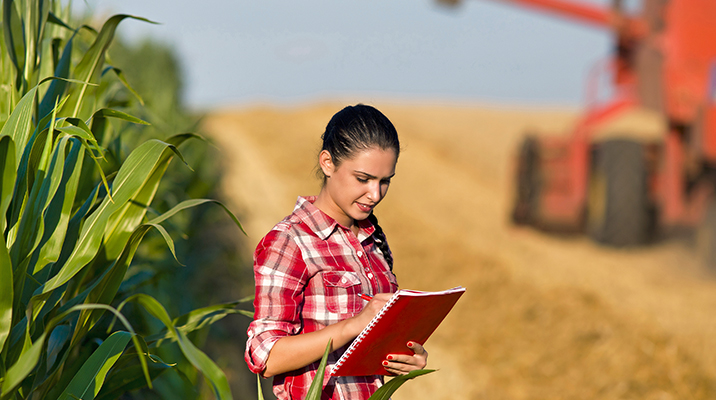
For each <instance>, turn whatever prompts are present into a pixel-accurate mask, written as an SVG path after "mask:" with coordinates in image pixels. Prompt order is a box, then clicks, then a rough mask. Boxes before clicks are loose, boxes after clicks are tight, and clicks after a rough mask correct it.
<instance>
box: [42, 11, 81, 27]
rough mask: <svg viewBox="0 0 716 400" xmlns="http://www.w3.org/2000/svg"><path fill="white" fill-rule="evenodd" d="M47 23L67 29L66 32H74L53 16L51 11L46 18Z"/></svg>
mask: <svg viewBox="0 0 716 400" xmlns="http://www.w3.org/2000/svg"><path fill="white" fill-rule="evenodd" d="M47 22H49V23H52V24H55V25H58V26H61V27H64V28H67V29H68V30H71V31H74V29H73V28H72V27H71V26H69V25H67V24H66V23H65V21H63V20H62V19H61V18H59V17H58V16H57V15H55V14H54V13H53V12H52V11H50V13H49V15H48V16H47Z"/></svg>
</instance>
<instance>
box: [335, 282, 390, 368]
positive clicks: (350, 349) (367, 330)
mask: <svg viewBox="0 0 716 400" xmlns="http://www.w3.org/2000/svg"><path fill="white" fill-rule="evenodd" d="M399 294H400V290H398V291H397V292H395V294H393V296H392V297H391V298H390V300H388V302H387V303H385V305H384V306H383V308H381V309H380V311H378V314H376V315H375V317H373V319H372V320H370V322H369V323H368V325H367V326H366V327H365V328H363V331H362V332H361V333H360V335H358V337H356V338H355V340H354V341H353V343H351V345H350V346H348V350H346V352H345V353H343V355H342V356H341V358H339V359H338V361H336V364H335V365H334V366H333V369H332V371H336V370H337V369H338V368H340V366H341V365H343V363H344V362H345V361H346V360H347V359H348V357H349V356H350V355H351V354H352V353H353V351H355V349H356V347H358V345H359V344H360V343H361V341H363V338H364V337H366V336H367V335H368V334H369V333H370V331H371V330H373V327H374V326H375V325H376V324H377V323H378V321H380V319H381V318H383V315H384V314H385V313H386V312H387V311H388V310H389V309H390V307H391V306H392V305H393V303H395V302H396V301H397V300H398V295H399Z"/></svg>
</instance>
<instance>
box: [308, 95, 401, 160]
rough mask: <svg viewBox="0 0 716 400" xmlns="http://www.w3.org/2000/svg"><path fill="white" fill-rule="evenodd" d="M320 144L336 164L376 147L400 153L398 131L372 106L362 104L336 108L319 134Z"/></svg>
mask: <svg viewBox="0 0 716 400" xmlns="http://www.w3.org/2000/svg"><path fill="white" fill-rule="evenodd" d="M321 139H323V146H322V147H321V151H323V150H327V151H328V152H329V153H330V154H331V159H332V161H333V164H334V165H336V166H338V165H340V164H341V162H343V160H347V159H350V158H351V157H353V156H354V155H355V153H357V152H359V151H362V150H367V149H369V148H371V147H378V148H380V149H383V150H388V149H392V150H395V154H396V155H398V154H400V142H399V141H398V132H397V131H396V130H395V127H394V126H393V124H392V123H391V122H390V120H389V119H388V117H386V116H385V115H383V113H381V112H380V111H378V110H377V109H376V108H375V107H371V106H367V105H365V104H357V105H355V106H348V107H346V108H344V109H342V110H341V111H338V112H337V113H336V114H335V115H334V116H333V118H331V120H330V121H328V125H327V126H326V131H325V132H323V135H322V136H321Z"/></svg>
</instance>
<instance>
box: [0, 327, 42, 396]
mask: <svg viewBox="0 0 716 400" xmlns="http://www.w3.org/2000/svg"><path fill="white" fill-rule="evenodd" d="M46 336H47V331H45V332H43V333H42V335H40V337H39V338H37V340H36V341H35V343H32V344H31V345H30V346H29V347H27V346H23V347H24V348H23V350H24V351H23V352H22V354H21V355H20V358H19V359H18V360H17V362H16V363H15V364H13V365H12V366H11V367H10V368H8V370H7V373H6V374H5V380H4V381H3V382H2V387H1V388H0V394H1V396H0V399H1V400H5V399H7V398H8V397H9V395H10V394H11V392H12V391H13V390H14V389H15V388H16V387H17V386H18V385H20V383H21V382H22V381H23V380H24V379H25V378H26V377H27V376H28V375H29V374H30V372H32V370H33V369H34V368H35V366H36V365H37V361H38V360H39V359H40V355H42V348H43V347H44V345H45V337H46Z"/></svg>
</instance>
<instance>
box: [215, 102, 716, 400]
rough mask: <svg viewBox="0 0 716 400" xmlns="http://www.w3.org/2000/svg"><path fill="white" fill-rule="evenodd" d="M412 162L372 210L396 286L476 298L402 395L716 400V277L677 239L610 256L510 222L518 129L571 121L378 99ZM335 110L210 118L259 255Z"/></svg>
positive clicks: (557, 114) (563, 114)
mask: <svg viewBox="0 0 716 400" xmlns="http://www.w3.org/2000/svg"><path fill="white" fill-rule="evenodd" d="M373 104H374V105H376V106H377V107H378V108H379V109H381V110H382V111H383V112H384V113H385V114H386V115H387V116H388V117H389V118H390V119H391V120H392V121H393V122H394V123H395V125H396V127H397V128H398V132H399V134H400V136H401V143H402V145H403V152H402V153H401V156H400V160H399V162H398V168H397V175H396V178H395V179H394V181H393V184H392V186H391V189H390V193H389V195H388V196H387V197H386V199H385V200H384V201H383V203H382V204H381V205H380V206H379V207H378V208H377V210H376V215H377V216H378V218H379V219H380V222H381V225H383V227H384V229H385V231H386V233H387V235H388V239H389V242H390V245H391V248H392V249H393V252H394V254H395V259H396V266H395V271H396V275H397V276H398V280H399V282H400V284H401V287H404V288H411V289H420V290H440V289H446V288H449V287H453V286H457V285H462V286H465V287H466V288H467V290H468V291H467V293H466V295H465V296H463V298H462V299H461V300H460V302H459V303H458V305H457V306H456V309H455V310H454V312H453V313H452V314H451V315H450V316H449V317H448V319H446V321H445V322H444V323H443V325H441V327H440V328H439V329H438V331H437V332H436V333H435V335H434V336H433V337H432V338H431V339H430V340H429V341H428V343H427V347H428V350H429V351H430V364H429V367H432V368H439V369H440V371H438V372H437V373H434V374H432V375H429V376H427V377H424V378H420V379H418V380H416V381H414V382H409V383H408V384H406V385H405V386H404V387H403V388H401V389H400V390H399V391H398V392H397V393H396V395H395V396H393V398H394V399H397V400H407V399H458V398H459V399H713V398H716V350H715V349H716V318H714V316H713V313H714V310H716V290H715V289H716V279H715V278H714V277H713V276H712V275H709V274H708V273H707V272H706V271H704V269H703V268H702V267H701V266H700V265H699V264H698V263H697V262H696V260H695V259H694V257H693V256H692V255H691V253H690V250H689V248H688V245H686V244H685V243H683V242H679V241H676V240H672V241H666V242H663V243H660V244H658V245H654V246H650V247H648V248H644V249H638V250H614V249H607V248H603V247H600V246H597V245H595V244H593V243H591V242H590V241H588V240H587V239H585V238H582V237H556V236H552V235H547V234H543V233H541V232H537V231H534V230H531V229H528V228H516V227H514V226H511V225H510V224H509V223H508V218H507V216H508V210H509V205H510V191H511V186H510V185H511V176H510V158H511V155H512V152H513V151H514V150H515V149H516V148H517V144H518V143H519V141H520V139H521V136H522V134H523V132H524V131H525V130H527V129H534V130H540V131H546V132H550V131H551V132H560V131H562V130H563V128H565V127H566V126H568V124H569V123H570V122H571V121H572V120H573V118H574V114H573V113H571V112H568V111H552V110H528V109H522V110H521V109H512V110H505V109H495V108H489V107H479V106H451V107H448V106H428V105H420V104H415V105H401V106H398V105H395V104H392V103H379V102H376V103H373ZM341 107H342V104H339V103H331V104H329V103H326V104H318V105H311V106H306V107H301V108H298V107H297V108H284V109H277V108H261V107H255V108H250V109H237V110H225V111H217V112H215V113H213V115H211V116H210V117H209V118H208V119H207V120H206V121H205V125H204V129H205V131H206V132H207V134H209V136H210V137H212V139H213V140H214V141H215V142H216V143H217V144H218V145H219V147H220V148H221V151H222V154H223V155H224V156H225V158H224V162H225V166H226V169H225V171H226V178H225V181H224V185H223V186H224V188H223V190H224V192H225V194H226V196H227V198H228V199H229V200H228V202H229V204H230V205H231V207H232V208H233V209H234V210H237V212H238V214H239V215H240V216H241V219H242V221H243V222H244V224H245V227H246V229H247V232H248V233H249V236H250V238H249V241H250V244H249V246H251V247H253V245H255V243H256V242H257V241H258V240H259V239H260V238H261V236H262V235H263V234H264V233H265V232H267V231H268V229H270V227H271V226H272V225H273V224H274V223H275V222H276V221H278V220H279V219H280V218H282V217H283V216H284V215H286V214H288V213H289V212H290V211H291V209H292V207H293V203H294V201H295V198H296V196H298V195H303V194H315V193H317V192H318V180H317V179H316V178H315V176H314V172H313V167H314V164H315V156H316V155H317V153H318V148H317V146H318V145H319V137H320V134H321V132H322V131H323V128H324V127H325V124H326V122H327V121H328V119H329V118H330V116H331V115H332V114H333V113H334V112H335V111H337V110H338V109H340V108H341Z"/></svg>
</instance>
